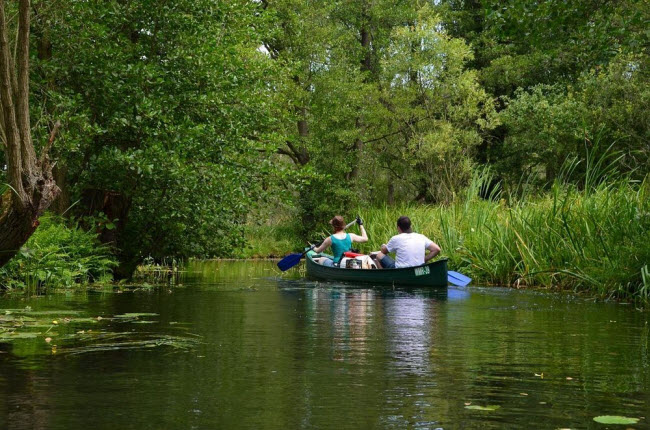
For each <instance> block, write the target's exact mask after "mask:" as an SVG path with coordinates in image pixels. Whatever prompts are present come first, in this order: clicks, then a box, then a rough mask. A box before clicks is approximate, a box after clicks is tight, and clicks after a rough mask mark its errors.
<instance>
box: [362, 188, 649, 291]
mask: <svg viewBox="0 0 650 430" xmlns="http://www.w3.org/2000/svg"><path fill="white" fill-rule="evenodd" d="M488 180H489V178H487V177H486V175H477V176H476V177H475V178H474V181H473V182H472V184H471V185H470V187H469V188H468V189H467V193H466V195H465V196H462V197H460V198H457V199H456V201H455V202H454V203H452V204H450V205H446V206H427V205H414V204H408V205H402V206H398V207H382V208H374V209H360V212H361V214H362V216H363V217H364V219H365V225H366V229H367V231H368V235H369V238H370V241H369V243H368V244H367V246H364V249H366V248H367V249H378V248H379V246H381V244H382V243H385V242H386V241H387V240H388V239H389V238H390V237H391V236H392V235H394V234H396V229H395V222H396V220H397V218H398V217H399V216H401V215H408V216H409V217H410V218H411V220H412V222H413V227H414V230H415V231H418V232H420V233H423V234H425V235H427V236H428V237H430V238H431V239H432V240H434V241H435V242H437V243H438V244H439V245H440V246H441V248H442V255H443V256H445V257H448V258H449V259H450V266H451V267H452V268H453V269H455V270H459V271H462V272H464V273H466V274H468V275H470V276H472V277H473V278H474V279H475V282H476V283H484V284H495V285H509V286H516V287H526V286H534V287H548V288H557V289H570V290H574V291H588V292H591V293H595V294H596V295H598V296H602V297H615V298H620V299H628V300H633V301H638V302H644V303H647V302H648V300H649V299H650V291H649V289H650V274H649V272H648V263H649V262H650V199H649V197H650V184H649V181H648V179H646V180H645V181H644V182H643V183H641V184H633V183H630V182H628V181H620V182H617V183H613V184H612V183H605V182H600V183H596V182H594V183H592V184H587V185H588V186H587V187H584V188H582V189H578V187H576V186H573V185H568V184H563V183H562V182H561V181H556V183H555V184H554V185H553V186H552V187H551V190H550V192H546V193H544V194H540V195H534V194H532V193H526V192H519V193H518V195H519V197H517V198H514V197H508V198H506V197H504V196H500V195H498V194H494V195H492V196H490V197H491V198H488V199H482V198H480V197H479V194H480V193H479V192H478V191H479V190H480V189H481V187H482V186H483V184H485V183H486V181H488ZM520 191H521V190H520ZM502 197H503V198H502Z"/></svg>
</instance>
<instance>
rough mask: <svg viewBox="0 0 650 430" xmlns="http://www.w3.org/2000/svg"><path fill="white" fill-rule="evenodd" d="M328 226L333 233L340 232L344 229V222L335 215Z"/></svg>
mask: <svg viewBox="0 0 650 430" xmlns="http://www.w3.org/2000/svg"><path fill="white" fill-rule="evenodd" d="M330 224H332V227H334V233H336V232H337V231H341V230H343V229H344V228H345V220H344V219H343V217H342V216H341V215H337V216H335V217H334V218H332V219H331V220H330Z"/></svg>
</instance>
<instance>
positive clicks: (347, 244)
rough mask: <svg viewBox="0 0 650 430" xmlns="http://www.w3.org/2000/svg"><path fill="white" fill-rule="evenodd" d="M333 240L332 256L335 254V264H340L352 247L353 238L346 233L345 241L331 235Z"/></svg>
mask: <svg viewBox="0 0 650 430" xmlns="http://www.w3.org/2000/svg"><path fill="white" fill-rule="evenodd" d="M330 238H331V239H332V254H334V262H335V263H338V262H339V261H341V258H343V253H344V252H345V251H349V250H350V248H351V247H352V238H351V237H350V235H349V234H348V233H345V239H337V238H336V237H334V235H331V236H330Z"/></svg>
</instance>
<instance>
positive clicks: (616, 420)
mask: <svg viewBox="0 0 650 430" xmlns="http://www.w3.org/2000/svg"><path fill="white" fill-rule="evenodd" d="M594 421H596V422H597V423H601V424H636V423H638V422H639V419H638V418H629V417H622V416H620V415H600V416H598V417H595V418H594Z"/></svg>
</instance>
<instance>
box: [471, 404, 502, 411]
mask: <svg viewBox="0 0 650 430" xmlns="http://www.w3.org/2000/svg"><path fill="white" fill-rule="evenodd" d="M500 407H501V406H499V405H488V406H479V405H468V406H465V409H471V410H474V411H496V410H497V409H499V408H500Z"/></svg>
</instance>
